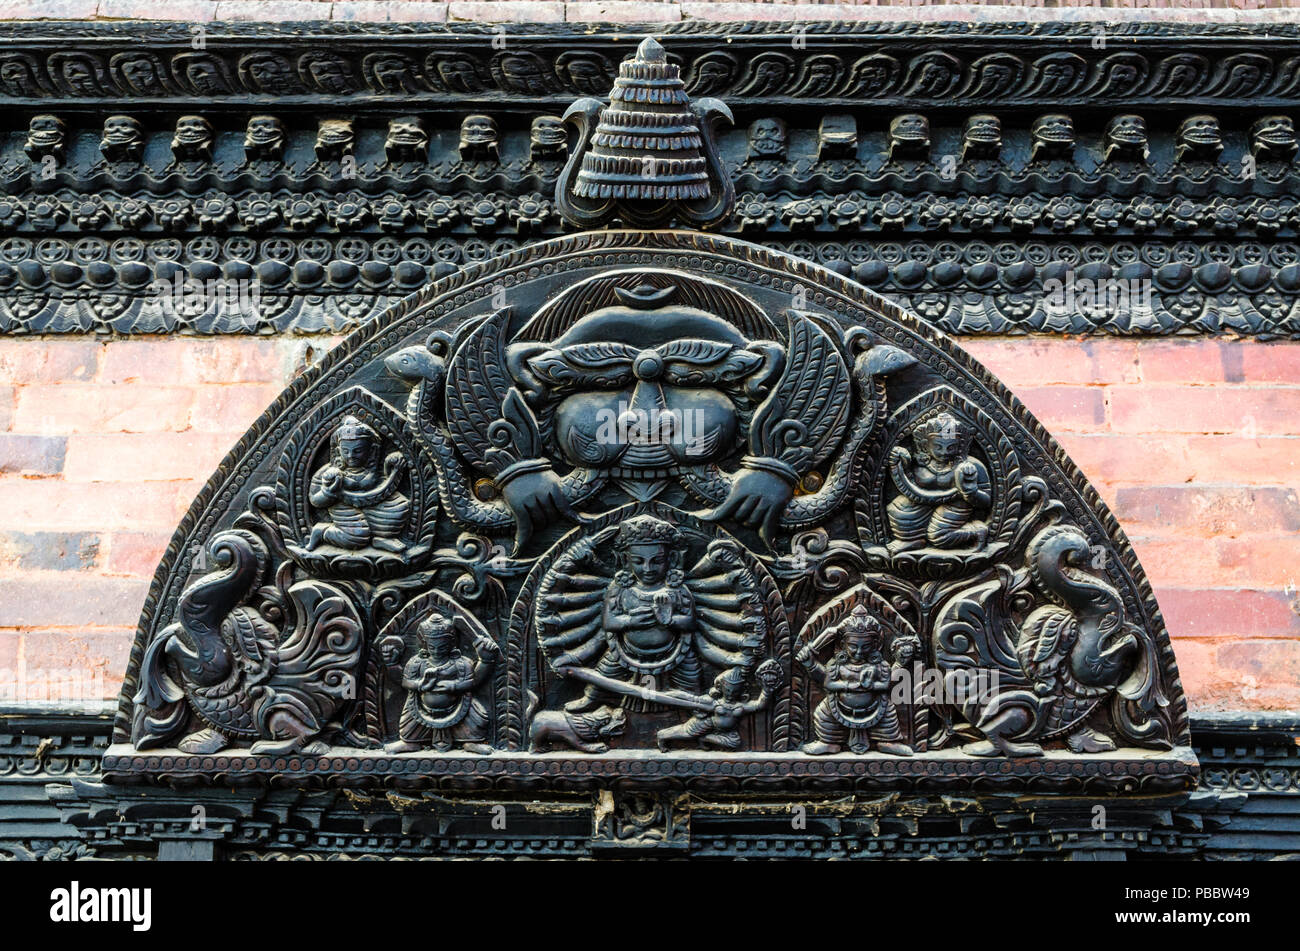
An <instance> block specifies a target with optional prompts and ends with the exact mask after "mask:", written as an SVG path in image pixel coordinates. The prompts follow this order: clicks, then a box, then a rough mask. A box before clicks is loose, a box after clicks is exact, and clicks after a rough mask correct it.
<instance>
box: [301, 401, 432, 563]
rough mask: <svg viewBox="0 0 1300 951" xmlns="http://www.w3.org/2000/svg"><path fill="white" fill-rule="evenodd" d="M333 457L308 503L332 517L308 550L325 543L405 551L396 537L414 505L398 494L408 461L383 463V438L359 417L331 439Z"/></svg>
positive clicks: (396, 457) (392, 457) (393, 458)
mask: <svg viewBox="0 0 1300 951" xmlns="http://www.w3.org/2000/svg"><path fill="white" fill-rule="evenodd" d="M330 442H331V448H332V450H333V454H332V458H331V459H330V462H329V463H328V464H327V465H324V466H322V467H321V468H320V469H319V470H318V471H317V472H316V474H315V475H314V476H312V480H311V488H310V491H309V493H308V499H309V501H310V502H311V504H312V506H313V507H314V508H316V509H319V510H323V511H325V512H326V513H327V514H328V516H329V517H328V519H326V520H323V521H320V522H317V523H316V525H314V526H313V527H312V530H311V537H310V538H308V539H307V545H306V547H307V550H308V551H311V550H313V549H315V548H317V547H318V546H319V545H321V544H322V543H325V544H329V545H335V546H337V547H339V548H344V549H349V550H353V551H355V550H359V549H362V548H367V547H370V548H375V549H378V550H380V551H389V552H398V553H400V552H402V551H404V550H405V549H406V545H405V544H404V543H403V542H402V541H401V539H400V538H399V537H398V536H399V535H400V534H401V533H402V530H403V529H404V528H405V527H406V518H407V515H408V513H409V512H410V509H411V502H410V500H409V499H408V498H407V497H406V496H405V495H403V494H402V493H401V492H400V491H399V485H400V483H401V480H402V477H403V476H404V475H405V474H406V470H407V460H406V457H405V456H403V455H402V453H400V452H393V453H390V454H389V455H388V456H387V458H385V459H384V460H383V465H382V468H381V466H380V462H379V455H380V450H381V445H380V440H379V435H378V433H376V432H375V431H374V430H373V429H371V428H370V427H369V426H367V425H366V424H365V423H363V422H362V421H361V420H359V419H357V417H355V416H347V417H344V419H343V422H342V423H340V424H339V427H338V429H336V430H335V431H334V435H333V437H332V438H331V440H330Z"/></svg>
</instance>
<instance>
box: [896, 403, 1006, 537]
mask: <svg viewBox="0 0 1300 951" xmlns="http://www.w3.org/2000/svg"><path fill="white" fill-rule="evenodd" d="M912 441H913V444H914V446H915V449H916V453H915V456H914V455H913V454H912V452H910V451H909V450H908V449H907V448H906V447H905V446H895V447H894V448H893V449H892V450H891V451H890V454H889V471H890V475H891V476H892V478H893V481H894V485H895V486H896V487H897V489H898V495H897V496H895V498H894V500H893V501H892V502H890V503H889V506H888V507H887V509H886V514H887V515H888V518H889V529H890V534H891V535H892V536H893V538H892V540H891V541H890V543H889V551H890V553H891V554H897V553H898V552H903V551H911V550H913V549H917V548H924V547H926V546H930V547H934V548H947V549H953V548H979V547H980V546H982V545H983V544H984V543H985V541H986V539H987V537H988V525H987V524H986V523H985V522H984V521H982V520H981V519H980V518H979V517H978V516H980V515H981V514H984V513H987V511H988V509H989V506H990V504H991V503H992V482H991V480H990V478H989V472H988V468H987V467H986V466H985V465H984V463H982V462H980V461H979V460H978V459H976V458H975V457H974V456H972V455H971V454H970V442H971V430H970V427H969V426H968V425H967V424H966V423H964V422H962V421H961V420H959V419H957V417H955V416H953V415H952V414H951V413H946V412H945V413H939V414H938V415H936V416H933V417H931V418H929V419H927V420H924V421H923V422H921V423H920V424H919V425H918V426H917V427H916V428H915V429H914V430H913V433H912Z"/></svg>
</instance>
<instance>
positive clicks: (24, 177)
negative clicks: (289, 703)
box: [0, 21, 1300, 338]
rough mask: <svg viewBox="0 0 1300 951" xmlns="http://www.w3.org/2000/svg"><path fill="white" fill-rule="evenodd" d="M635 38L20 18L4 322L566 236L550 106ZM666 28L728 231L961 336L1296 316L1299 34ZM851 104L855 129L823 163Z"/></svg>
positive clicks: (524, 30) (606, 69)
mask: <svg viewBox="0 0 1300 951" xmlns="http://www.w3.org/2000/svg"><path fill="white" fill-rule="evenodd" d="M645 29H648V28H645ZM645 29H641V28H637V27H626V26H620V27H614V26H600V27H593V28H589V27H585V26H584V27H583V28H582V29H581V30H575V29H574V28H573V27H572V26H568V25H564V24H553V25H538V26H500V25H488V24H455V23H453V24H432V25H430V24H348V23H308V24H237V23H230V24H226V23H215V24H208V25H205V26H204V27H203V28H202V29H199V28H198V27H194V26H191V25H188V24H181V23H156V24H152V23H151V24H145V23H131V22H126V23H59V22H52V23H30V24H23V25H21V26H18V25H14V24H0V103H2V104H3V105H5V106H6V109H5V110H4V112H3V115H4V119H3V120H0V122H3V123H4V128H5V129H6V131H7V133H8V134H7V136H6V137H5V138H4V139H3V140H0V141H2V144H0V333H6V334H22V333H87V332H94V333H116V334H122V333H168V332H193V333H204V334H209V333H277V332H299V333H315V332H322V331H325V332H337V331H340V330H346V329H350V328H352V327H355V326H358V325H360V324H361V323H364V322H365V321H367V320H369V319H371V318H372V317H373V316H374V315H375V314H377V313H379V312H380V311H382V310H383V309H384V308H385V307H387V306H388V305H389V304H391V303H392V302H393V301H395V300H397V299H400V298H401V297H403V296H405V295H406V294H409V293H411V292H413V291H414V290H416V289H417V288H419V287H420V286H422V285H423V284H424V283H426V282H427V281H429V280H431V279H433V278H436V277H438V276H441V275H443V274H446V273H449V272H450V271H451V270H454V269H455V268H459V267H463V266H465V265H467V264H471V263H473V262H476V261H480V260H483V259H485V258H487V257H490V256H492V255H494V254H498V253H502V252H506V251H510V250H512V249H514V248H517V247H519V246H521V245H523V244H525V243H527V242H528V241H530V240H532V239H534V238H536V237H547V236H554V235H559V234H562V233H564V232H565V230H566V226H565V225H564V223H563V222H562V221H561V219H560V216H559V214H558V213H557V209H556V207H555V204H554V200H553V199H554V188H555V182H556V177H557V175H558V173H559V171H560V168H561V166H562V164H563V148H562V147H557V146H556V145H554V143H553V142H552V144H551V145H547V144H546V142H545V141H540V142H535V141H533V140H534V139H537V137H538V136H539V135H540V136H542V137H543V139H544V137H545V135H547V134H548V133H547V132H546V131H545V130H543V131H542V132H540V133H539V132H536V131H535V130H533V129H532V128H531V126H532V123H533V121H534V120H535V119H537V118H538V117H542V116H551V117H554V118H553V119H552V120H551V121H552V122H553V124H557V123H558V116H559V115H560V113H562V112H563V111H564V108H565V107H566V106H567V105H568V104H569V103H570V102H572V101H573V100H574V99H575V97H582V96H602V95H604V93H605V91H606V90H607V89H608V88H609V84H610V82H611V80H612V77H613V75H614V73H615V71H616V69H617V66H618V63H619V62H620V61H621V60H622V59H623V58H624V57H626V56H628V55H630V54H631V52H632V50H633V49H634V48H635V45H636V43H637V42H638V41H639V39H640V38H641V36H642V35H643V34H644V32H645ZM655 29H656V31H657V32H660V33H662V34H664V35H665V36H667V37H671V42H670V43H669V44H668V46H669V60H670V61H671V62H673V63H675V64H677V65H679V66H680V67H682V75H683V78H684V80H685V83H686V90H687V92H688V93H689V94H690V96H691V97H692V98H696V99H698V98H700V97H718V98H721V99H723V100H725V101H726V103H727V104H728V105H729V106H730V107H731V110H732V112H733V113H734V117H735V120H736V124H735V127H734V128H732V129H731V130H730V131H729V132H726V133H725V134H722V135H720V137H719V150H720V153H721V155H720V157H721V162H722V165H723V167H724V168H725V170H726V172H727V174H728V175H729V176H730V177H731V179H732V180H733V182H734V185H735V189H736V192H737V207H736V212H735V214H734V215H733V216H732V217H731V218H730V220H729V221H728V222H727V223H725V224H724V225H723V226H722V227H721V228H720V230H722V231H724V232H726V233H731V234H737V235H740V236H742V237H744V238H746V239H748V240H751V241H755V242H758V243H762V244H765V245H767V246H769V247H776V248H779V249H782V250H786V251H789V252H790V253H792V254H795V255H797V256H801V257H805V258H808V259H810V260H814V261H817V262H819V263H822V264H824V265H826V266H828V267H831V268H832V269H834V270H836V271H838V272H839V273H841V274H844V275H845V276H851V277H853V278H855V279H857V280H859V281H861V282H862V283H864V284H866V285H868V286H870V287H872V288H874V289H876V290H878V291H880V292H881V293H884V294H886V295H888V296H890V297H891V298H893V299H895V300H897V301H898V302H900V303H902V304H904V305H906V306H910V307H912V308H914V309H916V310H918V311H920V312H922V313H923V314H925V315H926V316H927V317H928V318H929V319H931V320H932V321H934V322H935V323H937V324H938V325H939V326H941V327H943V328H944V329H946V330H949V331H951V332H959V333H1018V332H1034V333H1054V332H1074V333H1119V334H1141V335H1151V334H1171V333H1193V334H1205V333H1221V332H1227V333H1234V334H1246V335H1257V336H1260V337H1264V338H1271V337H1295V336H1297V335H1300V310H1298V309H1297V294H1300V243H1298V238H1300V210H1298V206H1297V202H1296V198H1295V197H1294V196H1296V195H1297V194H1300V174H1298V173H1297V165H1296V163H1295V158H1294V152H1295V148H1294V146H1295V133H1294V121H1293V117H1292V116H1291V115H1290V114H1289V110H1294V109H1295V108H1296V107H1297V106H1298V105H1300V27H1298V26H1297V25H1296V24H1269V25H1268V27H1267V29H1264V28H1263V27H1249V26H1242V25H1224V24H1219V25H1211V26H1196V27H1188V26H1185V25H1179V24H1171V23H1159V22H1147V23H1126V24H1112V25H1109V26H1108V27H1107V28H1106V32H1105V34H1104V36H1103V35H1100V34H1099V33H1098V30H1097V25H1096V24H1093V23H1077V24H1069V23H1050V24H1033V25H1015V24H921V23H890V24H870V23H812V24H807V25H806V26H805V25H799V26H798V28H795V27H792V26H791V25H790V24H747V23H746V24H708V23H701V22H697V21H690V22H685V23H681V24H676V25H672V26H669V27H664V28H659V27H656V28H655ZM196 47H197V48H196ZM989 114H993V115H994V116H995V117H996V120H997V122H998V123H999V125H998V126H997V128H996V129H995V130H994V131H993V132H992V133H991V135H992V136H993V139H989V140H987V141H986V140H977V139H972V138H971V136H972V132H971V130H970V125H971V123H972V119H976V120H979V119H980V117H983V116H987V115H989ZM476 116H485V117H486V121H489V122H490V123H491V127H490V128H491V130H494V131H492V132H491V134H492V135H494V136H495V141H494V142H493V143H492V144H491V146H490V147H488V148H485V149H484V150H482V154H479V153H478V152H476V151H475V150H474V149H472V148H471V149H469V150H468V151H467V150H466V149H465V148H464V147H463V144H462V143H461V141H460V133H461V129H462V125H463V124H464V123H465V122H467V121H471V120H474V117H476ZM846 116H847V117H849V119H851V120H855V124H856V131H855V133H854V134H855V135H856V145H854V146H852V147H851V148H850V149H849V151H848V152H847V153H845V154H843V155H837V154H835V152H834V150H833V149H831V150H828V151H826V152H825V154H823V149H822V139H821V136H822V129H823V121H824V120H826V119H827V118H830V119H831V120H832V124H834V123H836V122H842V121H844V120H843V118H842V117H846ZM1206 117H1208V120H1209V121H1210V122H1212V123H1214V124H1215V127H1216V128H1217V132H1214V131H1213V130H1211V133H1210V138H1209V139H1208V140H1207V142H1205V143H1202V144H1201V145H1199V146H1198V145H1196V143H1195V141H1194V138H1193V139H1191V140H1189V139H1188V138H1187V136H1188V135H1189V134H1191V135H1192V136H1193V137H1194V135H1195V134H1196V133H1195V130H1192V132H1191V133H1188V132H1187V130H1186V126H1187V125H1188V124H1189V123H1192V124H1195V123H1198V122H1202V121H1204V120H1205V119H1206ZM1117 119H1124V120H1125V121H1130V122H1135V123H1136V128H1137V131H1136V133H1135V135H1136V136H1137V139H1136V140H1135V143H1136V144H1131V145H1129V146H1124V145H1123V143H1122V142H1119V143H1118V144H1117V141H1116V140H1114V139H1113V138H1112V137H1111V132H1110V125H1111V124H1112V123H1113V122H1115V121H1116V120H1117ZM1271 119H1275V120H1276V121H1277V122H1278V123H1279V125H1278V126H1277V128H1275V129H1273V130H1271V131H1269V130H1264V131H1262V132H1261V131H1259V130H1258V128H1257V124H1258V123H1260V122H1261V121H1269V120H1271ZM408 120H410V121H411V122H413V123H414V125H413V126H412V127H411V129H408V130H406V134H409V135H413V136H414V137H415V138H414V139H412V140H411V141H412V142H415V143H416V144H414V145H412V144H411V143H410V142H408V143H407V144H405V145H403V144H402V140H401V134H402V133H401V132H400V130H399V133H397V134H396V137H395V133H394V132H393V129H394V128H395V127H400V126H401V124H402V123H403V122H406V121H408ZM903 120H906V121H907V122H911V123H913V124H914V125H915V126H916V129H914V130H913V131H914V132H915V133H916V134H915V135H913V137H911V138H908V137H907V133H906V131H905V130H902V129H900V130H898V131H897V133H896V132H895V131H892V130H891V128H890V125H891V122H899V121H903ZM1044 120H1062V122H1061V124H1062V127H1063V128H1069V129H1070V130H1071V131H1069V132H1068V137H1067V138H1066V139H1062V140H1061V141H1059V142H1056V143H1055V144H1052V143H1049V142H1048V141H1047V140H1046V139H1044V138H1043V136H1048V137H1049V138H1050V135H1051V131H1050V129H1046V127H1045V126H1043V125H1042V123H1043V122H1044ZM257 122H261V123H262V124H263V126H262V129H261V132H262V133H264V134H265V135H267V136H269V139H268V140H267V142H262V143H259V142H254V144H252V145H246V143H245V138H246V137H247V136H252V135H253V134H254V133H252V132H250V123H257ZM181 125H184V126H185V128H186V130H187V131H186V134H187V135H191V136H192V137H193V141H187V140H186V139H185V138H184V136H180V135H178V132H177V130H178V126H181ZM1048 125H1051V122H1050V121H1049V122H1048ZM106 126H108V127H112V129H113V130H114V131H113V135H115V136H117V137H118V139H117V140H114V139H112V138H111V137H110V136H107V135H106V133H105V129H106ZM776 127H779V128H780V130H781V131H780V133H779V134H780V136H781V138H782V141H781V142H780V143H779V149H778V150H777V151H776V152H773V153H770V154H768V155H762V154H758V153H756V152H755V149H756V147H757V146H756V143H755V139H756V137H761V136H762V135H764V134H766V133H765V132H764V131H763V130H767V131H768V132H770V131H771V129H772V128H776ZM1130 131H1131V130H1130ZM985 132H988V130H987V129H986V130H985ZM549 134H554V133H553V130H552V132H551V133H549ZM846 134H847V133H846ZM975 134H976V135H978V133H975ZM331 135H337V136H339V137H340V138H339V139H338V141H337V142H336V141H333V140H331V139H330V136H331ZM1270 135H1273V136H1275V138H1274V139H1273V140H1269V139H1268V136H1270ZM421 137H423V138H421ZM1216 139H1217V141H1216ZM994 140H996V141H995V142H994ZM1040 146H1041V147H1040ZM187 282H189V283H188V284H187ZM213 282H217V283H218V284H222V285H224V286H233V287H236V288H248V287H252V286H254V285H255V286H256V289H257V293H258V306H257V308H256V312H255V313H252V312H249V310H248V309H247V308H245V309H244V310H243V311H239V310H237V309H232V308H229V307H225V306H224V305H223V304H222V303H221V302H220V301H217V302H215V303H214V301H213V299H212V298H213V295H206V296H205V295H204V294H199V295H197V297H195V295H191V299H189V300H187V299H186V287H187V286H188V287H196V286H197V287H200V288H210V287H212V286H213ZM1054 287H1055V288H1060V289H1062V291H1063V293H1062V295H1058V297H1057V298H1053V297H1051V291H1052V288H1054ZM1117 290H1118V291H1122V292H1124V295H1126V296H1129V295H1136V297H1137V298H1139V299H1140V304H1139V305H1138V306H1126V307H1124V308H1122V309H1121V310H1122V312H1116V309H1115V308H1114V307H1113V306H1108V305H1107V297H1108V295H1110V296H1111V297H1113V296H1114V294H1115V292H1116V291H1117ZM1090 295H1091V296H1090Z"/></svg>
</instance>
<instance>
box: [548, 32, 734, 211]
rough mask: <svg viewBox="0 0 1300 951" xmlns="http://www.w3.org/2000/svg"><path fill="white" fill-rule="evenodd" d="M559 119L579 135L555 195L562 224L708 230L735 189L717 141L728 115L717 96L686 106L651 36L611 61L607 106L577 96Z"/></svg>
mask: <svg viewBox="0 0 1300 951" xmlns="http://www.w3.org/2000/svg"><path fill="white" fill-rule="evenodd" d="M564 118H565V121H566V122H568V123H569V124H571V125H573V126H575V127H576V128H577V129H578V132H579V135H578V141H577V145H576V147H575V148H574V151H573V152H572V154H571V155H570V156H569V161H568V163H567V164H566V165H565V167H564V171H563V172H562V173H561V175H560V178H559V181H558V182H557V184H556V192H555V198H556V205H557V206H558V207H559V209H560V213H561V214H563V215H564V217H565V219H566V220H567V221H569V223H570V224H573V225H575V226H577V227H579V228H595V227H600V226H602V225H606V224H609V223H610V222H611V221H613V220H614V219H615V218H617V219H619V220H621V221H622V223H623V224H624V225H626V226H629V227H660V226H663V225H666V224H668V223H670V222H672V221H674V220H676V221H678V222H681V223H682V224H686V225H691V226H694V227H698V228H708V227H710V226H712V225H715V224H717V223H719V222H721V221H722V220H724V219H725V218H726V217H727V216H728V215H729V214H730V213H731V208H732V205H733V204H734V203H735V191H734V189H733V187H732V184H731V181H730V179H729V178H728V177H727V175H726V172H725V170H724V169H723V167H722V163H721V160H720V159H719V157H718V150H717V143H716V133H717V129H718V126H719V124H720V123H722V122H723V121H725V122H727V123H728V124H730V123H731V122H732V116H731V111H730V110H729V109H728V108H727V106H726V105H725V104H723V103H722V102H720V101H719V100H716V99H701V100H699V101H698V102H695V103H692V102H691V101H690V98H689V97H688V96H687V95H686V86H685V84H684V83H683V82H682V78H681V74H680V69H679V67H678V66H677V65H676V64H674V63H670V62H668V56H667V53H666V52H665V51H664V48H663V47H662V46H661V45H660V44H659V43H658V42H657V41H656V40H655V39H654V38H653V37H647V38H646V39H645V40H643V41H642V42H641V45H640V46H639V47H637V51H636V55H635V56H634V57H633V58H632V59H630V60H627V61H625V62H624V63H623V64H622V65H621V66H620V67H619V73H618V77H617V78H616V79H615V81H614V88H613V89H611V90H610V93H609V102H608V104H606V103H602V102H600V101H599V100H597V99H579V100H578V101H577V102H575V103H574V104H573V105H572V106H570V107H569V109H568V111H567V112H566V113H565V116H564Z"/></svg>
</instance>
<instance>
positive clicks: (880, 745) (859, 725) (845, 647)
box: [795, 604, 912, 756]
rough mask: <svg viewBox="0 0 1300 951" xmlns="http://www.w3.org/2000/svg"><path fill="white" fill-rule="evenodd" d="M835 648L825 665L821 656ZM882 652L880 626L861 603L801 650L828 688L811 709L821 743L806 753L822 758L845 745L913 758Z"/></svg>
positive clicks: (815, 742)
mask: <svg viewBox="0 0 1300 951" xmlns="http://www.w3.org/2000/svg"><path fill="white" fill-rule="evenodd" d="M832 644H834V645H835V648H836V649H835V654H834V656H832V658H831V660H830V663H828V664H823V663H821V661H819V660H818V659H817V655H818V653H820V652H821V651H823V650H824V649H825V648H826V647H828V646H830V645H832ZM883 648H884V634H883V632H882V630H881V627H880V622H879V621H877V620H876V619H875V618H874V617H872V616H871V615H870V613H869V612H868V611H867V609H866V608H865V607H864V606H863V605H861V604H859V605H857V606H856V607H855V608H854V609H853V610H852V611H851V612H850V613H849V616H848V617H846V618H845V619H844V620H843V621H841V622H840V623H839V624H835V625H832V626H831V627H828V628H827V629H826V630H825V631H823V632H822V633H821V634H820V635H818V636H817V637H816V638H815V639H814V640H812V641H809V642H808V643H806V644H804V646H803V647H801V648H800V649H799V652H798V653H797V654H796V655H795V659H796V660H798V661H799V663H801V664H803V665H804V666H805V667H806V668H808V670H809V672H811V673H812V674H813V676H815V677H817V678H819V679H820V680H821V682H822V686H823V688H825V690H826V696H825V697H824V698H823V699H822V702H821V703H819V704H818V705H817V709H816V710H814V711H813V730H814V732H815V733H816V736H817V739H815V740H813V741H811V742H808V743H805V744H804V745H803V746H802V749H803V751H804V752H805V753H807V754H809V755H810V756H824V755H827V754H831V753H839V752H841V751H843V749H844V747H845V745H847V746H848V748H849V751H850V752H852V753H866V752H869V751H870V749H871V747H872V745H873V744H874V745H875V748H876V749H877V750H879V751H880V752H881V753H892V754H893V755H895V756H910V755H912V748H911V747H910V746H908V745H907V744H906V743H904V742H903V731H902V728H901V726H900V725H899V722H898V711H897V710H895V709H894V705H893V703H892V702H891V701H890V699H889V690H890V683H891V681H892V673H891V670H892V668H891V666H890V663H889V661H888V660H886V659H885V654H884V649H883Z"/></svg>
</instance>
